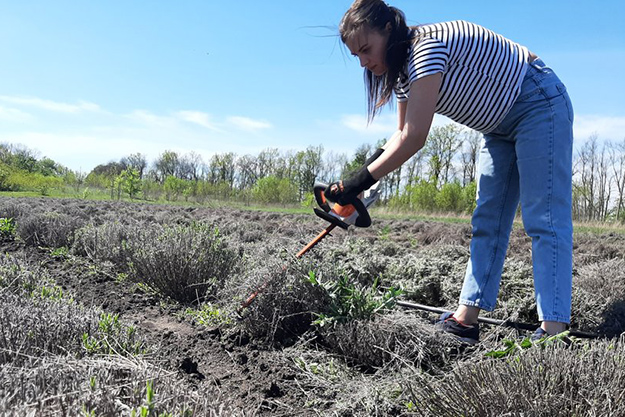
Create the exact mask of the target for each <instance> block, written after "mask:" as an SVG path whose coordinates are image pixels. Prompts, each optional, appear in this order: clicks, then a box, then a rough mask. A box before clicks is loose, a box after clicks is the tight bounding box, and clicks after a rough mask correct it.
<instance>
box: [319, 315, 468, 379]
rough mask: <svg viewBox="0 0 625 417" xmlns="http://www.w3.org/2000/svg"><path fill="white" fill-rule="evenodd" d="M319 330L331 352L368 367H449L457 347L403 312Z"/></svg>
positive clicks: (352, 321) (324, 327) (336, 324)
mask: <svg viewBox="0 0 625 417" xmlns="http://www.w3.org/2000/svg"><path fill="white" fill-rule="evenodd" d="M318 332H319V333H320V335H321V336H322V338H323V341H324V344H326V345H327V346H328V347H329V349H330V350H331V351H332V352H334V353H338V354H340V355H342V356H344V357H345V358H347V359H348V360H349V361H350V362H351V363H352V364H353V365H357V366H361V367H365V368H366V369H377V368H381V367H384V368H385V369H390V368H395V369H399V368H402V367H405V366H410V367H416V368H423V369H426V370H428V371H431V372H433V371H434V370H436V369H438V368H442V367H445V366H447V365H446V364H447V362H448V361H449V353H450V351H451V350H450V349H451V348H452V347H453V346H457V344H455V343H453V341H451V340H450V339H449V338H446V337H441V335H440V334H437V333H436V332H435V331H434V328H433V326H432V325H431V324H430V323H428V322H426V321H424V320H423V319H419V318H417V317H415V316H413V315H411V314H409V313H406V312H403V311H396V312H393V313H391V314H385V315H381V314H376V315H374V316H371V317H370V318H367V319H360V320H349V321H345V322H343V323H333V324H331V325H329V326H323V327H320V328H319V329H318Z"/></svg>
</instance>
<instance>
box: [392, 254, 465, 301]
mask: <svg viewBox="0 0 625 417" xmlns="http://www.w3.org/2000/svg"><path fill="white" fill-rule="evenodd" d="M468 258H469V251H468V250H467V249H466V248H463V247H461V246H438V247H431V248H430V247H426V248H423V249H421V250H420V251H418V252H416V253H411V254H407V255H406V256H403V257H399V258H394V259H393V260H392V261H391V262H390V264H389V266H388V268H387V271H386V275H384V278H383V280H384V282H386V283H390V284H393V285H396V286H398V287H399V288H401V289H402V290H403V291H404V293H405V297H406V298H407V299H409V300H412V301H415V302H418V303H424V304H428V305H433V306H451V305H453V303H456V302H457V300H458V295H459V294H460V287H461V285H462V279H463V277H464V272H465V269H466V263H467V260H468Z"/></svg>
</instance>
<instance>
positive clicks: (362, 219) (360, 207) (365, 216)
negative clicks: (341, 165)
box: [313, 182, 371, 227]
mask: <svg viewBox="0 0 625 417" xmlns="http://www.w3.org/2000/svg"><path fill="white" fill-rule="evenodd" d="M326 188H328V184H325V183H322V182H315V185H314V186H313V193H314V194H315V200H317V204H318V205H319V207H321V208H322V209H323V211H325V212H326V213H329V212H330V211H331V210H332V209H331V207H330V205H329V204H328V201H327V200H326V197H325V195H324V194H323V192H324V191H325V189H326ZM349 204H350V205H352V206H353V207H354V209H356V212H357V213H358V217H357V218H356V221H355V222H354V225H355V226H356V227H369V226H371V216H370V215H369V211H368V210H367V208H366V207H365V205H364V203H363V202H362V200H360V199H359V198H358V197H356V198H354V199H353V200H352V201H350V202H349ZM336 205H338V204H336ZM339 207H342V206H340V205H339ZM335 211H337V210H336V207H335ZM337 214H339V215H341V213H340V212H337Z"/></svg>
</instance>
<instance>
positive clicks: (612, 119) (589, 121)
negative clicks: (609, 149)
mask: <svg viewBox="0 0 625 417" xmlns="http://www.w3.org/2000/svg"><path fill="white" fill-rule="evenodd" d="M573 133H574V137H575V140H576V141H585V140H586V139H588V138H589V137H590V136H592V135H597V138H599V139H600V140H615V141H621V140H623V139H625V116H600V115H575V122H574V123H573Z"/></svg>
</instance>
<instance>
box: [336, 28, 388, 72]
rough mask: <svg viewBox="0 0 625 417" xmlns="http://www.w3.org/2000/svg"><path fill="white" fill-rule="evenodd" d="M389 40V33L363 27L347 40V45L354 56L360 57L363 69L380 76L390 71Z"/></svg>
mask: <svg viewBox="0 0 625 417" xmlns="http://www.w3.org/2000/svg"><path fill="white" fill-rule="evenodd" d="M388 38H389V33H388V32H387V31H383V32H380V31H378V30H375V29H371V28H368V27H365V26H363V27H362V28H360V29H359V30H357V31H356V32H355V33H354V34H353V35H352V36H351V37H350V38H349V39H347V41H346V42H345V45H347V48H349V50H350V52H351V53H352V55H354V56H356V57H358V59H359V60H360V66H361V67H365V68H367V69H368V70H369V71H371V72H372V73H374V74H375V75H378V76H379V75H383V74H384V73H386V71H387V69H388V68H387V66H386V44H387V43H388Z"/></svg>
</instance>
